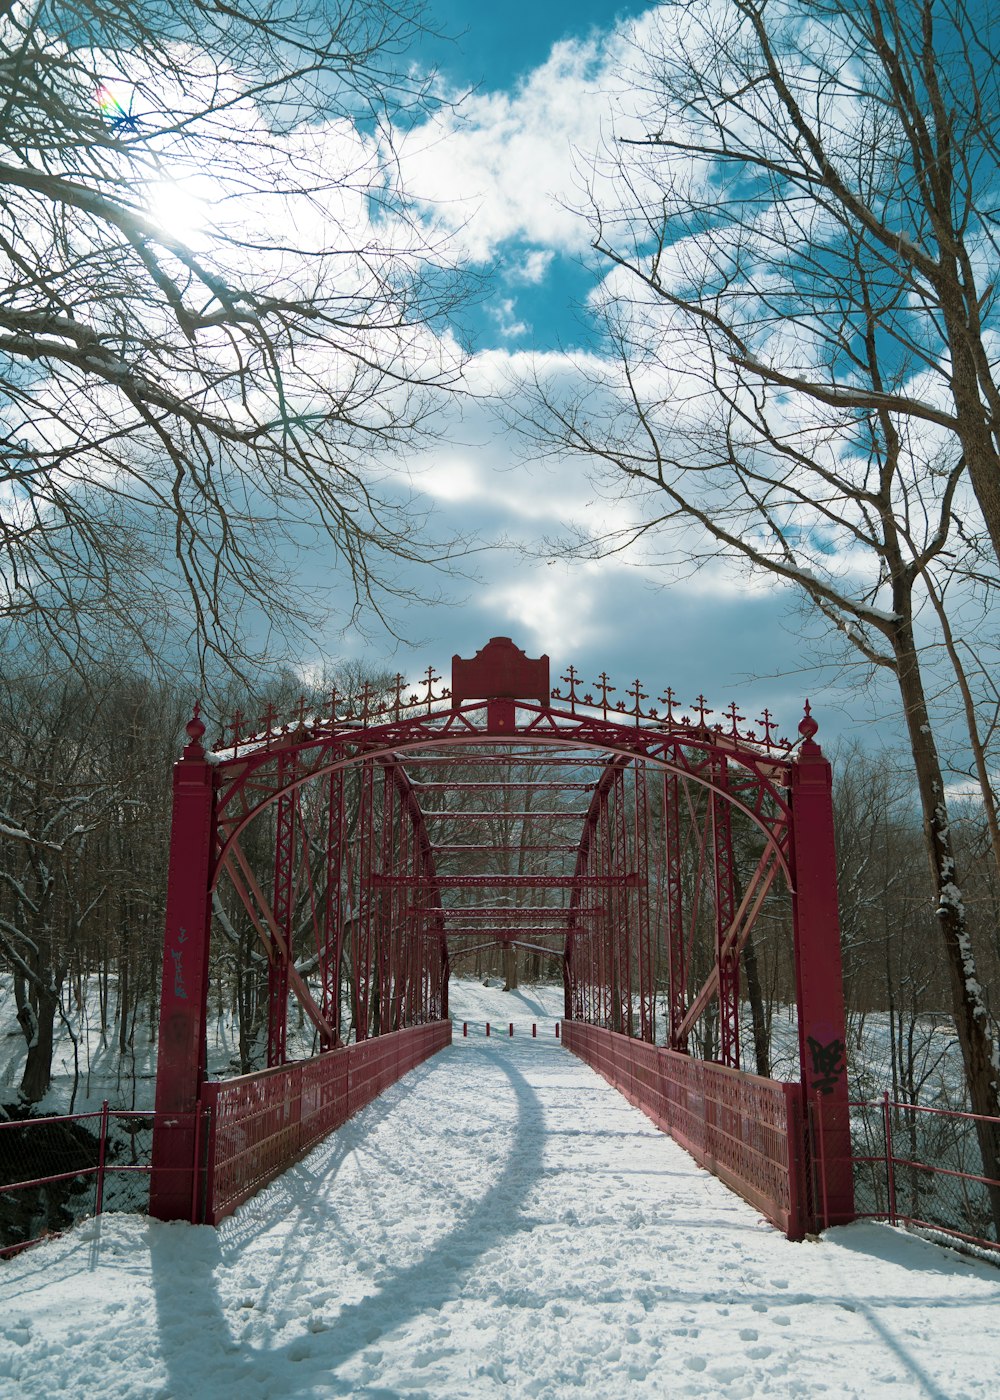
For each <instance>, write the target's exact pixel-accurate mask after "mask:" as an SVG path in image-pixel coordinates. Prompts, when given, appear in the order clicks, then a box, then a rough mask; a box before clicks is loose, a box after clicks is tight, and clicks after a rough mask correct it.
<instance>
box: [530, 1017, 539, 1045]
mask: <svg viewBox="0 0 1000 1400" xmlns="http://www.w3.org/2000/svg"><path fill="white" fill-rule="evenodd" d="M531 1038H532V1040H537V1039H538V1022H537V1021H532V1023H531Z"/></svg>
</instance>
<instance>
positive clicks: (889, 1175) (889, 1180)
mask: <svg viewBox="0 0 1000 1400" xmlns="http://www.w3.org/2000/svg"><path fill="white" fill-rule="evenodd" d="M882 1115H883V1121H884V1123H885V1184H886V1190H887V1192H888V1196H889V1224H890V1225H895V1223H896V1163H895V1159H894V1158H893V1154H892V1107H891V1105H890V1103H889V1090H888V1089H885V1090H883V1093H882Z"/></svg>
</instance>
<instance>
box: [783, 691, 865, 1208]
mask: <svg viewBox="0 0 1000 1400" xmlns="http://www.w3.org/2000/svg"><path fill="white" fill-rule="evenodd" d="M818 728H819V726H818V725H817V723H816V721H815V720H814V719H813V718H812V716H811V715H810V713H809V705H808V702H807V703H806V717H805V719H804V720H802V722H801V724H800V725H799V732H800V734H802V735H803V737H804V740H805V742H804V743H803V745H802V748H801V750H800V752H799V756H798V758H797V759H796V761H795V762H794V764H793V765H792V802H791V806H792V850H793V856H794V862H795V864H794V880H795V891H794V894H793V897H792V918H793V923H794V938H795V969H796V980H797V983H798V1000H799V1063H800V1065H801V1072H802V1086H803V1092H804V1095H805V1102H806V1106H807V1109H809V1110H810V1111H811V1118H812V1129H813V1134H812V1145H813V1153H814V1158H815V1160H814V1162H813V1177H814V1180H815V1182H816V1199H815V1201H814V1202H813V1207H814V1212H815V1215H816V1217H817V1218H818V1221H819V1223H820V1225H821V1226H822V1225H824V1224H828V1225H843V1224H846V1223H847V1222H848V1221H849V1220H853V1219H854V1180H853V1169H852V1163H851V1126H850V1114H849V1110H848V1094H847V1043H846V1025H845V1015H844V979H843V970H842V967H841V957H840V919H839V915H838V912H837V859H836V851H835V847H834V837H833V795H832V773H831V769H830V765H829V763H828V762H827V761H826V759H825V758H824V757H823V753H822V751H821V749H820V747H819V745H818V744H816V743H814V742H813V735H814V734H815V733H816V731H817V729H818Z"/></svg>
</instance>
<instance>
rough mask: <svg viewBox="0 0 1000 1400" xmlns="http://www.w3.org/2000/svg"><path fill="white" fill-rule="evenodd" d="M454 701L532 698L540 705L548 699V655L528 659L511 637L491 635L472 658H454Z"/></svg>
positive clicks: (452, 673)
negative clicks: (533, 659) (536, 658)
mask: <svg viewBox="0 0 1000 1400" xmlns="http://www.w3.org/2000/svg"><path fill="white" fill-rule="evenodd" d="M451 693H452V703H453V704H455V705H459V704H461V703H462V701H463V700H491V699H494V698H496V697H498V696H499V697H503V698H505V699H509V700H523V699H526V698H529V697H530V698H531V699H533V700H537V701H538V703H539V704H540V705H547V704H548V701H549V658H548V657H547V656H542V657H540V658H539V659H538V660H537V661H532V660H529V658H528V657H527V656H526V655H525V654H524V652H523V651H522V650H521V649H520V647H516V646H515V645H514V643H513V642H512V641H511V639H510V638H509V637H491V638H490V640H489V641H488V642H487V644H486V646H484V647H482V648H480V650H479V651H477V652H476V654H475V656H474V657H473V658H472V660H471V661H464V660H463V659H462V658H461V657H460V656H453V657H452V660H451Z"/></svg>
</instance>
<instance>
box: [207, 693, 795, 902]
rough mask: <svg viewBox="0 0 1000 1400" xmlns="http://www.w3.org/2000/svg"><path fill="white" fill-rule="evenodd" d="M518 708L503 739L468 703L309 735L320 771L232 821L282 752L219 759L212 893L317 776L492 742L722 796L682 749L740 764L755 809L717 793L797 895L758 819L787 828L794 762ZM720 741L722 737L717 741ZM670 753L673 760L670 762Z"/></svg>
mask: <svg viewBox="0 0 1000 1400" xmlns="http://www.w3.org/2000/svg"><path fill="white" fill-rule="evenodd" d="M518 708H523V709H527V710H529V711H532V712H533V713H534V714H535V716H536V719H535V720H534V721H533V722H532V723H531V724H530V725H528V726H526V727H523V728H522V727H520V726H519V727H517V728H516V729H513V730H509V731H507V732H505V733H502V734H498V733H496V732H495V731H492V730H491V729H490V728H489V727H488V725H487V726H483V727H476V726H475V725H473V724H472V723H471V722H470V720H469V716H470V715H471V714H474V713H479V712H483V711H484V709H485V707H484V706H483V705H482V704H479V703H476V704H470V705H468V706H465V707H463V708H462V709H460V710H447V711H437V712H434V713H433V714H431V715H423V716H416V717H413V718H410V719H406V720H401V721H399V722H398V723H394V724H391V725H381V726H376V727H374V728H369V729H358V730H351V731H341V732H339V733H338V734H336V735H335V736H331V735H323V736H321V737H314V736H313V735H312V734H311V733H307V735H306V736H305V737H303V738H302V739H301V740H299V741H298V742H297V743H296V744H295V745H294V747H295V748H296V750H297V752H298V754H299V755H300V758H301V755H303V754H304V753H307V752H308V751H309V750H316V751H317V757H318V761H317V762H316V764H315V766H313V767H309V768H307V769H306V770H305V771H303V769H302V768H300V769H299V771H298V773H297V775H296V776H295V777H294V778H293V779H292V780H291V782H290V783H289V784H287V785H285V786H283V787H281V788H278V787H276V786H274V785H273V784H269V785H267V787H266V789H265V791H264V792H263V795H262V796H261V797H260V800H259V801H257V802H256V803H254V804H253V805H249V806H244V809H243V811H242V813H241V814H240V815H239V816H238V817H237V818H236V819H235V820H233V819H231V818H227V816H226V808H227V807H228V806H229V804H230V803H231V802H232V801H234V800H235V799H236V798H237V797H240V796H242V794H243V791H244V789H245V787H246V785H247V781H248V779H249V778H250V777H251V776H252V775H253V774H255V773H256V772H257V771H258V770H259V769H260V768H262V767H264V766H265V765H267V764H268V763H271V762H273V761H274V760H275V758H277V756H278V754H279V753H281V752H283V751H284V750H283V749H278V748H271V749H267V750H265V749H261V750H259V751H257V752H254V753H253V754H252V755H251V756H250V757H249V758H248V757H247V756H246V755H244V756H242V757H237V758H230V759H221V760H217V762H216V765H215V767H216V769H217V771H219V772H221V773H222V774H225V773H227V772H229V771H230V770H233V771H234V772H235V776H234V778H233V781H232V782H231V783H230V784H229V786H228V787H227V788H226V789H225V790H224V791H222V792H220V797H219V803H218V813H219V825H220V827H221V828H227V829H226V830H225V833H224V834H222V833H221V832H220V835H222V839H221V841H220V844H219V849H218V853H217V858H216V862H215V870H214V873H213V879H212V887H213V888H214V885H215V882H216V880H217V878H218V874H219V872H220V871H221V868H222V865H223V864H224V862H225V860H226V854H227V850H228V847H229V845H230V843H231V842H232V841H233V840H234V839H235V838H236V837H238V836H239V834H240V832H242V831H243V829H244V828H245V827H246V826H247V825H249V823H250V822H252V821H253V820H254V819H255V818H256V817H257V816H258V815H259V813H260V812H261V811H262V810H264V808H266V807H268V806H269V805H271V804H272V803H273V802H276V801H277V800H278V798H279V796H280V795H281V792H282V791H285V790H286V788H290V787H297V786H301V785H302V784H304V783H307V782H309V781H310V780H311V779H313V778H316V777H320V776H323V775H325V774H328V773H332V772H334V771H335V770H337V769H347V768H350V767H353V766H355V765H357V764H358V763H361V762H363V761H365V760H369V759H374V760H379V761H380V760H381V759H383V758H384V759H389V760H391V759H393V758H397V759H400V760H401V759H402V758H403V756H404V755H405V754H406V753H407V752H413V751H416V750H418V749H427V748H447V747H465V746H472V745H481V744H482V743H483V742H484V740H485V741H486V742H493V743H515V744H518V745H523V746H538V747H545V746H551V745H553V744H561V745H563V746H571V747H579V748H587V749H596V750H600V751H602V752H605V753H609V754H611V755H612V756H614V757H619V758H622V759H624V760H630V759H634V758H642V759H645V760H646V761H647V762H649V763H651V764H652V765H653V766H654V767H656V768H658V769H661V770H663V771H666V772H671V773H676V774H678V775H679V776H680V777H683V778H685V779H687V780H688V781H689V782H693V783H695V784H697V785H699V786H701V787H703V788H707V789H709V790H717V789H716V785H715V783H714V782H713V780H712V777H711V776H710V775H706V773H705V772H704V771H698V769H695V768H693V767H691V766H690V765H688V764H687V763H684V762H682V760H681V751H682V750H691V751H693V752H695V753H699V754H702V755H703V756H704V757H705V759H706V760H710V759H711V758H712V757H713V756H716V757H718V758H720V759H726V760H728V761H729V762H730V763H736V764H737V765H739V766H740V767H741V768H743V769H744V770H745V771H746V773H747V774H748V776H749V777H750V778H751V779H752V781H753V785H754V787H755V790H756V793H757V800H756V802H755V804H754V806H753V807H751V806H750V805H748V804H747V803H746V802H744V801H743V800H741V798H739V797H737V796H735V795H734V793H733V792H732V790H731V789H730V790H727V791H722V792H720V796H722V797H724V798H725V800H726V801H728V802H729V803H731V805H732V806H733V807H734V808H736V809H737V810H739V811H741V812H742V813H743V814H744V816H746V817H747V818H748V819H749V820H750V821H751V822H752V823H753V824H754V825H755V826H756V827H758V829H759V830H760V831H761V833H762V834H763V836H764V837H765V840H766V842H767V843H768V845H770V846H772V847H773V848H774V852H775V856H776V858H777V860H778V863H779V865H780V867H781V869H782V871H783V873H784V876H785V879H786V882H787V885H788V888H789V889H790V890H792V889H794V882H793V877H792V872H791V868H790V865H789V862H788V859H787V856H786V853H785V851H784V850H783V849H782V847H781V845H780V843H779V842H778V841H777V840H776V837H775V831H774V829H773V828H772V826H771V825H769V824H768V822H767V821H766V820H764V819H763V818H762V816H761V815H760V809H761V808H762V807H763V803H764V800H765V798H767V799H770V800H771V802H773V803H774V805H775V807H776V808H777V809H778V812H779V814H780V816H779V819H778V822H777V825H780V826H784V825H785V824H786V823H787V821H788V818H789V815H790V809H789V805H788V800H787V796H786V792H787V787H788V784H789V781H790V776H789V775H790V770H791V763H790V761H789V760H784V761H779V760H776V759H774V758H771V757H768V756H766V755H762V754H760V753H759V752H756V751H754V750H751V749H749V748H742V747H740V746H738V745H737V744H735V743H734V742H732V741H727V742H724V743H723V742H715V741H714V740H713V739H712V737H711V736H710V734H709V733H708V732H699V731H696V730H690V729H683V728H680V727H678V728H675V729H673V730H670V731H667V730H659V729H651V728H650V729H640V728H637V727H631V726H625V725H619V724H617V723H613V722H610V721H595V720H581V719H579V717H578V716H574V715H571V714H570V713H569V712H560V711H557V710H554V709H546V710H542V709H540V708H539V707H537V706H530V705H527V704H524V705H522V704H521V703H520V702H519V703H518ZM457 719H459V720H461V721H462V723H461V725H460V726H457V725H456V720H457ZM539 719H548V720H551V721H552V723H551V725H550V727H549V728H548V729H547V730H546V731H545V732H542V731H541V730H540V728H539V724H538V721H539ZM433 721H440V726H438V725H435V724H433V723H431V722H433ZM563 723H565V724H567V726H568V727H565V728H561V727H559V725H560V724H563ZM716 737H717V738H718V736H716ZM348 746H350V747H352V748H354V752H353V753H351V754H349V755H345V756H338V757H337V758H334V759H332V760H329V761H324V754H325V753H326V752H327V751H329V750H330V749H337V750H340V751H342V750H343V749H344V748H346V747H348ZM671 754H672V756H668V755H671ZM707 766H708V765H707V764H706V767H707ZM776 776H778V777H781V778H784V779H785V781H784V783H783V784H782V785H781V786H780V787H779V786H778V785H777V784H776V783H775V782H774V778H775V777H776Z"/></svg>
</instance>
